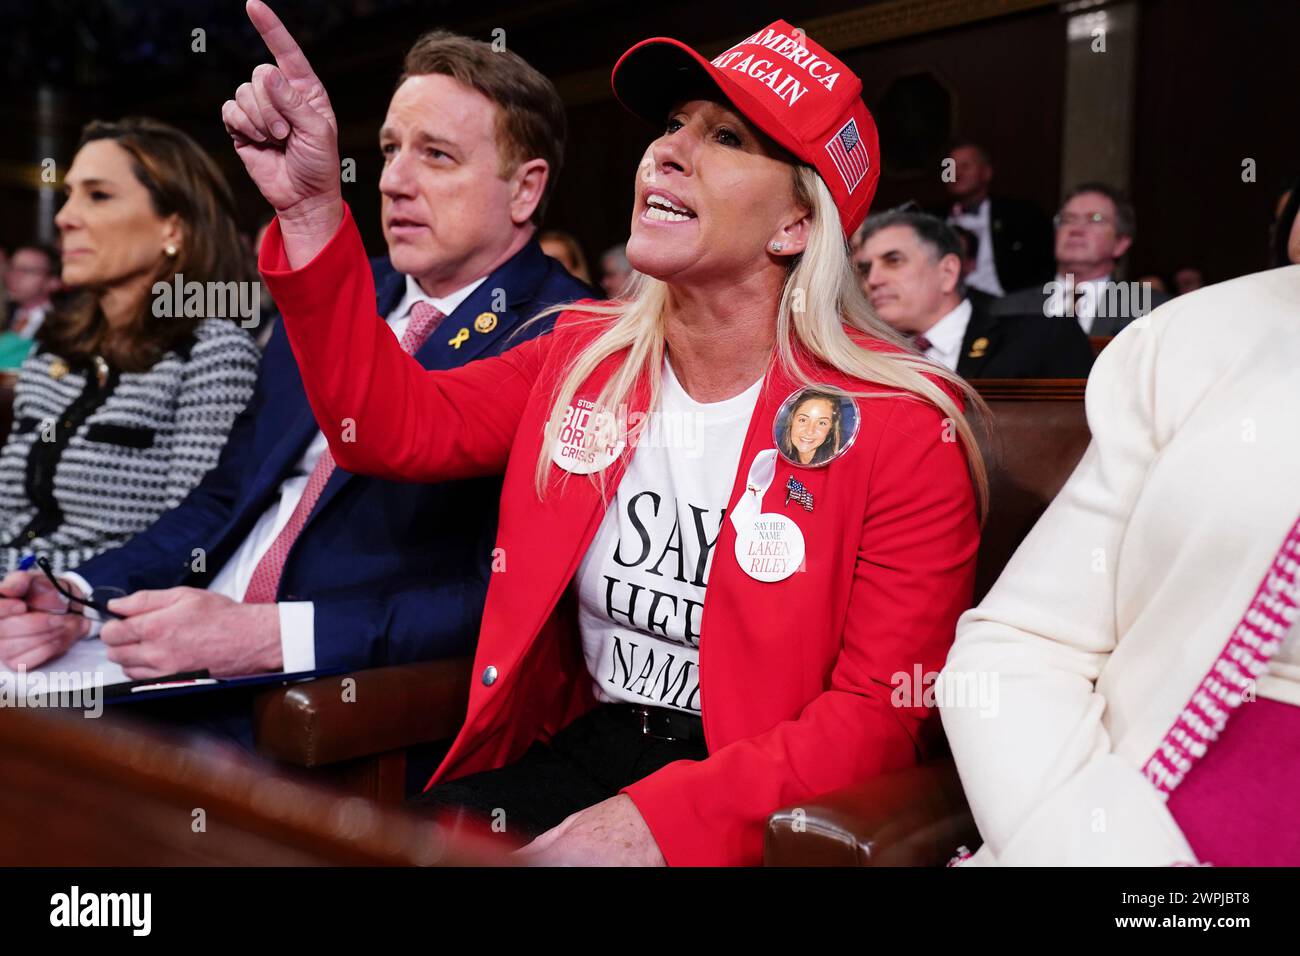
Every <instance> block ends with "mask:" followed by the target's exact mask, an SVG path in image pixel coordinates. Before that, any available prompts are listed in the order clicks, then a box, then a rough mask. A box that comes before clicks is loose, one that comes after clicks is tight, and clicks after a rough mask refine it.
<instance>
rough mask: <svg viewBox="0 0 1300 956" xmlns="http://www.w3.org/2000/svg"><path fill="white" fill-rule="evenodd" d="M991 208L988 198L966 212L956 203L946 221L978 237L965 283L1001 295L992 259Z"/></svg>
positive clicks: (991, 293) (995, 264)
mask: <svg viewBox="0 0 1300 956" xmlns="http://www.w3.org/2000/svg"><path fill="white" fill-rule="evenodd" d="M992 209H993V206H992V203H991V202H990V201H989V200H988V199H985V200H984V201H983V202H982V203H980V204H979V206H978V207H976V209H975V211H974V212H966V211H965V210H963V209H962V207H961V204H960V203H958V204H957V205H955V206H953V207H952V213H951V214H949V216H948V221H949V222H950V223H953V224H954V225H958V226H961V227H962V228H963V229H969V230H970V231H971V232H973V233H975V235H976V236H977V237H978V238H979V248H978V249H976V250H975V268H973V269H972V270H971V271H970V274H969V275H968V276H966V280H965V281H966V284H967V285H968V286H971V287H972V288H975V289H979V290H980V291H981V292H987V293H988V294H989V295H1003V294H1005V292H1006V290H1005V289H1003V288H1002V283H1001V282H999V281H998V269H997V263H996V262H994V261H993V212H992Z"/></svg>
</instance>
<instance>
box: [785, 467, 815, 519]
mask: <svg viewBox="0 0 1300 956" xmlns="http://www.w3.org/2000/svg"><path fill="white" fill-rule="evenodd" d="M791 501H793V502H794V503H795V504H800V505H803V510H804V511H812V510H813V496H812V492H811V491H809V490H808V489H807V488H805V487H804V486H803V482H801V481H799V480H798V479H796V478H795V476H794V475H791V476H790V477H789V478H787V479H786V481H785V503H786V505H789V504H790V502H791Z"/></svg>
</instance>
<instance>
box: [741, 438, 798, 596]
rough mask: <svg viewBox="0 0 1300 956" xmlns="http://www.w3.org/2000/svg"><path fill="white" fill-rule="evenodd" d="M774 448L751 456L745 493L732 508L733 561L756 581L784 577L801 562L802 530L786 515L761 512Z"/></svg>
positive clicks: (773, 469) (773, 463)
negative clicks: (734, 535) (734, 546)
mask: <svg viewBox="0 0 1300 956" xmlns="http://www.w3.org/2000/svg"><path fill="white" fill-rule="evenodd" d="M776 456H777V452H776V449H775V448H769V449H767V450H766V451H760V452H759V453H758V454H757V455H755V456H754V463H753V464H752V465H750V468H749V478H748V480H747V481H746V482H745V494H744V495H743V496H742V497H741V499H740V501H739V502H737V504H736V507H735V509H733V510H732V512H731V523H732V526H733V527H735V529H736V563H737V564H739V565H740V570H742V571H744V572H745V573H746V574H748V575H749V576H750V577H751V578H753V579H754V580H755V581H766V582H774V581H784V580H785V579H786V578H788V577H789V576H790V575H792V574H794V573H795V572H796V571H798V570H799V569H800V568H801V567H802V566H803V559H804V553H805V551H806V547H805V544H804V538H803V531H801V530H800V529H799V526H798V525H797V524H795V523H794V520H793V519H792V518H790V517H789V516H787V515H783V514H777V513H773V512H767V513H764V512H763V510H762V508H763V495H764V493H765V492H766V491H767V489H768V488H770V487H771V485H772V481H773V480H774V479H775V478H776Z"/></svg>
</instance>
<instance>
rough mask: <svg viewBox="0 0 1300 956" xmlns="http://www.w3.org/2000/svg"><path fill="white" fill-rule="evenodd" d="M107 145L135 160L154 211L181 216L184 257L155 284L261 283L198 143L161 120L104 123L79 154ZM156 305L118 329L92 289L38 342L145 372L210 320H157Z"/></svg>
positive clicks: (84, 139)
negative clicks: (176, 280) (100, 143)
mask: <svg viewBox="0 0 1300 956" xmlns="http://www.w3.org/2000/svg"><path fill="white" fill-rule="evenodd" d="M101 139H111V140H113V141H114V142H115V143H117V145H118V146H120V147H122V148H123V149H124V150H126V151H127V153H129V154H130V156H131V169H132V172H134V173H135V178H136V179H137V180H139V182H140V184H141V185H142V186H144V188H145V189H146V190H148V192H149V199H150V202H151V204H152V206H153V210H154V212H155V213H156V214H157V215H159V216H170V215H173V214H174V215H176V216H178V217H179V218H180V221H181V241H180V242H179V243H178V249H177V254H176V255H175V256H164V257H163V258H162V261H161V262H160V263H159V266H158V271H157V273H156V274H155V275H154V277H153V279H152V281H151V283H150V285H151V286H152V284H153V283H154V282H171V281H172V280H173V279H174V277H175V276H176V274H177V273H180V274H182V275H183V276H184V277H185V282H186V283H187V284H188V283H189V282H191V281H194V282H203V283H206V282H247V281H251V280H252V279H253V278H254V276H255V273H254V270H253V265H252V262H251V260H250V258H249V256H248V254H247V253H246V251H245V249H244V246H243V243H241V242H240V239H239V229H238V227H237V226H236V224H235V202H234V198H233V196H232V195H231V192H230V185H229V184H228V183H227V182H226V178H225V176H223V175H222V174H221V170H220V169H218V168H217V164H216V163H214V162H213V161H212V157H210V156H209V155H208V154H207V153H205V152H204V151H203V149H202V148H200V147H199V145H198V144H197V143H195V142H194V140H192V139H190V137H188V136H187V135H185V134H184V133H182V132H181V131H180V130H178V129H176V128H175V127H172V126H168V125H166V124H165V123H160V122H158V121H157V120H152V119H147V118H128V119H123V120H121V121H119V122H116V123H107V122H102V121H99V120H96V121H94V122H91V123H89V124H88V125H87V126H86V128H85V129H83V130H82V132H81V141H80V142H79V143H78V144H77V149H78V150H80V149H81V148H82V147H83V146H85V145H86V144H87V143H91V142H94V141H96V140H101ZM151 304H152V297H151V296H150V295H146V296H145V297H144V298H143V299H142V300H141V302H140V305H139V307H138V309H137V311H136V314H135V316H134V317H133V318H132V319H131V320H130V321H129V322H127V323H126V324H125V325H123V326H119V327H115V328H110V327H109V325H108V322H107V320H106V319H105V318H104V314H103V312H102V311H100V308H99V303H98V300H97V298H96V296H95V295H94V293H93V292H92V291H91V290H88V289H87V290H84V291H83V292H81V293H80V294H79V295H76V296H74V297H73V298H72V299H71V300H70V301H69V302H68V304H67V305H66V306H65V307H64V308H62V309H60V310H59V312H58V313H57V314H56V315H55V316H54V317H53V319H52V320H51V321H48V322H45V323H44V324H43V325H42V326H41V328H40V331H39V332H38V333H37V338H38V340H39V341H40V343H41V345H42V346H43V347H44V348H45V349H47V350H49V351H51V352H53V353H55V354H56V355H59V356H61V357H62V358H64V359H67V360H68V361H69V362H70V363H74V364H80V363H84V362H87V361H89V360H90V358H91V357H92V356H94V355H100V356H102V357H103V358H104V359H105V360H107V361H108V363H109V364H110V365H113V366H115V367H116V368H119V369H121V370H122V371H124V372H142V371H145V370H147V369H149V368H152V367H153V365H154V363H155V362H157V361H158V359H160V358H162V356H163V355H164V354H166V352H168V351H169V350H171V349H174V348H176V347H178V346H179V345H180V344H181V343H183V342H185V341H186V340H187V339H189V338H190V337H191V336H192V335H193V334H194V328H195V326H196V325H198V323H199V322H200V321H202V318H201V317H196V316H191V317H188V318H187V317H186V316H184V315H183V314H179V313H180V312H181V311H182V310H180V309H179V308H177V309H175V310H173V311H174V313H178V314H174V315H172V316H163V317H159V316H155V315H154V314H153V309H152V307H151ZM214 318H216V316H214Z"/></svg>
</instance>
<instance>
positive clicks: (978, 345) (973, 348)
mask: <svg viewBox="0 0 1300 956" xmlns="http://www.w3.org/2000/svg"><path fill="white" fill-rule="evenodd" d="M988 350H989V340H988V339H986V338H984V336H982V335H981V336H980V337H979V338H977V339H976V340H975V341H974V342H972V343H971V344H970V354H968V355H967V356H966V357H967V358H983V357H984V353H985V352H987V351H988Z"/></svg>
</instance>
